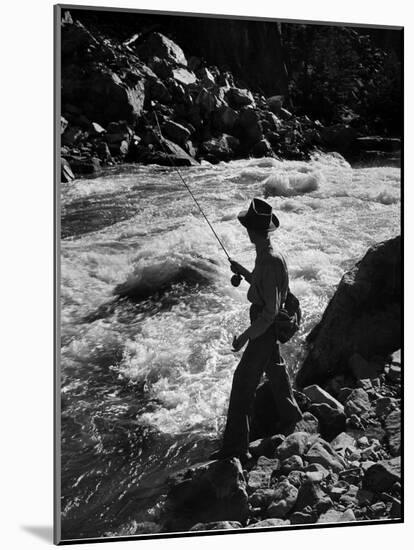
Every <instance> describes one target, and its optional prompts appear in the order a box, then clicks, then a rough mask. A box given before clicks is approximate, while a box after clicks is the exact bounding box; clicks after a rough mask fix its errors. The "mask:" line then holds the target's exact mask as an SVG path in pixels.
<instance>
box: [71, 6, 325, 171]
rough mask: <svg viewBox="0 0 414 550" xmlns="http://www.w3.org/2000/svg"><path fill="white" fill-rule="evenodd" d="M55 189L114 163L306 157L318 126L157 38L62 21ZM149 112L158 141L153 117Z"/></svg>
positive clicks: (317, 140) (315, 140)
mask: <svg viewBox="0 0 414 550" xmlns="http://www.w3.org/2000/svg"><path fill="white" fill-rule="evenodd" d="M61 36H62V117H61V138H62V151H61V155H62V158H63V159H65V162H63V163H62V180H63V181H70V180H71V179H72V177H73V174H75V175H76V176H79V175H84V174H91V173H93V172H96V171H97V170H99V168H100V167H102V166H108V165H112V164H114V163H119V162H143V163H157V164H167V165H168V164H170V163H171V162H172V163H175V164H180V165H192V164H195V163H196V160H201V159H205V160H207V161H209V162H212V163H216V162H219V161H221V160H225V161H227V160H231V159H234V158H241V157H246V156H256V157H261V156H276V155H281V156H283V157H285V158H307V156H308V154H309V152H310V151H311V150H312V149H314V148H315V147H316V146H322V145H323V140H322V138H321V131H322V126H321V124H320V123H319V122H318V121H311V120H310V119H309V118H308V117H306V116H294V115H293V114H292V113H291V112H289V111H288V110H287V109H285V108H284V106H283V103H284V98H283V97H282V96H273V97H270V98H265V97H264V96H263V95H261V94H258V93H253V92H252V91H251V90H249V89H247V88H246V86H245V85H244V84H243V83H242V82H239V81H237V80H236V79H235V78H234V77H233V75H232V74H231V73H230V72H229V71H224V70H220V69H219V68H218V67H212V66H207V65H206V64H205V63H204V62H202V61H201V60H200V59H198V58H196V57H190V58H189V59H187V57H186V55H185V54H184V52H183V50H182V49H181V48H180V47H179V46H178V45H177V44H175V43H174V42H173V41H172V40H170V39H169V38H168V37H166V36H164V35H162V34H161V33H158V32H151V33H149V34H146V35H140V34H136V35H134V37H132V38H131V39H129V40H127V41H124V42H122V43H121V42H116V41H115V40H114V39H108V38H107V37H105V36H102V35H101V33H100V31H99V30H96V29H94V30H93V32H92V31H91V30H89V29H87V28H86V27H85V26H84V25H83V24H82V23H80V22H79V21H73V20H72V18H71V16H70V13H69V12H66V13H65V16H64V18H63V20H62V35H61ZM154 112H155V113H157V116H158V121H159V123H160V126H161V130H162V134H163V136H164V138H165V139H162V138H160V135H159V132H158V123H157V120H156V119H155V117H154V114H153V113H154Z"/></svg>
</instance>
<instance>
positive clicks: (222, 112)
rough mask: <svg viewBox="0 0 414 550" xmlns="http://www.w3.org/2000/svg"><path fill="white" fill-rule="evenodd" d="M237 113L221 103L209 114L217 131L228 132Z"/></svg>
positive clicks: (233, 123) (234, 121)
mask: <svg viewBox="0 0 414 550" xmlns="http://www.w3.org/2000/svg"><path fill="white" fill-rule="evenodd" d="M238 116H239V115H238V113H237V111H235V110H234V109H232V108H231V107H229V106H228V105H224V104H223V105H221V107H219V108H218V109H216V110H215V111H213V113H212V114H211V124H212V127H213V129H214V130H217V131H218V132H230V133H231V131H232V130H233V128H234V125H235V123H236V120H237V118H238Z"/></svg>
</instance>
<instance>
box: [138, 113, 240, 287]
mask: <svg viewBox="0 0 414 550" xmlns="http://www.w3.org/2000/svg"><path fill="white" fill-rule="evenodd" d="M152 112H153V113H154V116H155V121H156V123H157V128H158V132H159V134H160V138H159V142H160V145H161V147H162V149H163V151H164V153H165V154H166V155H167V157H168V158H169V160H170V163H171V166H172V167H173V168H174V170H175V171H176V173H177V174H178V176H179V178H180V180H181V182H182V184H183V185H184V187H185V188H186V189H187V191H188V192H189V193H190V195H191V198H192V199H193V201H194V202H195V203H196V205H197V207H198V209H199V210H200V212H201V214H202V216H203V218H204V219H205V221H206V222H207V224H208V226H209V228H210V229H211V231H212V233H213V235H214V236H215V238H216V239H217V242H218V243H219V245H220V246H221V248H222V249H223V251H224V253H225V255H226V256H227V259H228V260H229V262H231V261H232V260H231V258H230V255H229V253H228V252H227V250H226V248H225V246H224V244H223V243H222V241H221V239H220V237H219V236H218V235H217V233H216V231H215V229H214V227H213V226H212V224H211V223H210V221H209V219H208V218H207V216H206V214H205V213H204V210H203V209H202V208H201V205H200V203H199V202H198V200H197V199H196V197H195V196H194V194H193V192H192V191H191V189H190V188H189V186H188V185H187V183H186V182H185V180H184V178H183V176H182V174H181V172H180V170H179V169H178V167H177V166H176V165H175V164H174V162H173V160H172V159H171V158H170V157H169V153H168V151H167V150H166V147H165V144H164V141H163V135H162V131H161V126H160V123H159V121H158V116H157V113H156V112H155V110H154V109H153V110H152ZM144 116H145V115H144ZM145 118H146V117H145ZM147 120H148V119H147ZM242 279H243V277H242V276H241V275H240V274H239V273H235V274H234V275H233V276H232V277H231V279H230V281H231V284H232V285H233V286H239V285H240V283H241V281H242Z"/></svg>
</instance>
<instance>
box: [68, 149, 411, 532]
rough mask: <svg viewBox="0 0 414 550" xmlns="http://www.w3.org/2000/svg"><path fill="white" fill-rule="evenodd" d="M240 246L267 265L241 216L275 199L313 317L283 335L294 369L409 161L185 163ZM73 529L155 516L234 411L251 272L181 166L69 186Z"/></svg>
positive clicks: (391, 227)
mask: <svg viewBox="0 0 414 550" xmlns="http://www.w3.org/2000/svg"><path fill="white" fill-rule="evenodd" d="M182 173H183V175H184V178H185V179H186V181H187V183H188V185H189V186H190V187H191V189H192V190H193V192H194V193H195V195H196V196H197V198H198V200H199V201H200V203H201V204H202V206H203V208H204V209H205V212H206V214H207V216H208V217H209V219H210V220H211V222H212V223H213V225H214V227H215V229H216V231H217V233H218V234H219V236H220V238H221V239H222V241H223V243H224V245H225V247H226V248H227V249H228V251H229V253H230V255H231V256H232V257H233V258H234V259H236V260H237V261H239V262H240V263H242V264H243V265H245V266H246V267H248V268H252V267H253V263H254V250H253V248H252V245H251V243H250V242H249V240H248V238H247V234H246V231H245V230H244V228H243V227H242V226H241V225H240V224H239V223H238V222H237V220H236V215H237V213H238V212H239V211H240V210H242V209H245V208H247V206H248V203H249V201H250V199H251V198H252V197H254V196H259V197H266V198H267V200H268V201H269V202H270V203H271V204H272V206H273V208H274V209H275V211H276V212H277V215H278V217H279V219H280V228H279V229H278V231H276V232H275V233H274V234H273V236H272V241H273V244H274V246H275V247H277V248H279V249H280V250H281V251H282V252H283V253H284V254H285V257H286V259H287V263H288V266H289V271H290V278H291V288H292V290H293V292H294V293H295V294H296V295H297V296H298V297H299V298H300V300H301V304H302V309H303V313H304V323H303V326H302V329H301V331H300V333H299V335H298V336H296V337H295V338H294V340H292V341H291V342H289V343H288V344H286V345H285V346H284V347H283V355H284V357H285V358H286V360H287V362H288V364H289V369H290V372H291V374H293V373H294V372H295V370H297V368H298V365H299V363H300V361H301V357H303V353H304V337H305V335H306V334H307V333H308V332H309V330H310V329H311V328H312V327H313V326H314V324H315V323H316V322H317V320H318V319H319V318H320V316H321V314H322V312H323V310H324V308H325V307H326V304H327V302H328V301H329V298H330V297H331V296H332V294H333V292H334V290H335V288H336V285H337V284H338V282H339V280H340V278H341V276H342V274H343V273H344V271H346V270H347V269H348V268H349V267H351V266H352V265H353V264H354V263H355V261H356V260H357V259H358V258H360V257H361V255H363V254H364V253H365V251H366V249H367V248H368V247H369V246H370V245H372V244H373V243H375V242H378V241H381V240H384V239H387V238H390V237H393V236H395V235H397V234H398V233H399V227H400V170H399V169H398V168H392V167H382V168H360V169H352V168H351V167H350V166H349V164H347V163H346V162H345V161H344V160H343V159H342V157H340V156H339V155H335V154H331V155H321V156H318V157H314V158H313V160H311V161H309V162H293V161H292V162H290V161H284V162H279V161H276V160H274V159H259V160H242V161H234V162H230V163H221V164H219V165H216V166H212V165H210V164H204V165H201V166H199V167H192V168H186V169H183V171H182ZM61 202H62V220H61V222H62V242H61V344H62V351H61V370H62V376H61V381H62V415H61V419H62V440H61V445H62V527H63V533H62V534H63V538H65V539H68V538H82V537H93V536H102V535H105V534H121V533H127V532H128V527H126V526H128V525H129V524H130V522H131V521H132V520H136V521H148V520H149V521H152V520H156V519H157V513H158V506H159V505H158V504H157V502H158V501H159V499H160V495H162V494H163V493H164V492H165V479H166V477H167V476H168V475H169V474H170V473H172V472H174V471H175V470H177V469H181V468H182V467H184V466H185V465H188V464H190V463H194V462H196V461H199V460H203V459H205V458H206V457H207V456H208V454H209V453H210V452H211V450H212V449H214V448H215V447H216V445H217V439H218V436H219V434H220V431H221V430H222V428H223V424H224V421H225V415H226V409H227V402H228V397H229V392H230V387H231V379H232V374H233V371H234V368H235V366H236V364H237V361H238V359H239V357H240V354H234V353H233V352H232V351H231V341H232V338H233V335H234V334H237V333H240V332H241V331H242V330H244V329H245V328H246V327H247V323H248V303H247V301H246V297H245V295H246V291H247V285H246V283H245V282H243V283H242V284H241V286H240V287H238V288H234V287H232V286H231V284H230V282H229V279H230V276H231V273H230V270H229V265H228V261H227V259H226V256H225V255H224V253H223V251H222V250H221V249H220V247H219V246H218V243H217V241H216V240H215V239H214V237H213V235H212V233H211V231H210V230H209V228H208V226H207V224H206V223H205V221H204V220H203V219H202V218H201V216H200V214H199V212H198V210H197V208H196V206H195V204H194V203H193V202H192V200H191V197H190V195H189V194H188V192H187V191H186V190H185V188H184V187H183V185H182V184H181V183H180V180H179V178H178V177H177V174H176V173H175V172H174V170H173V169H165V168H161V167H157V166H137V165H131V166H123V167H121V168H119V167H117V168H113V169H110V170H108V171H107V172H105V174H104V175H102V176H101V177H99V178H96V179H90V180H88V179H82V180H76V181H74V182H72V183H68V184H63V185H62V193H61Z"/></svg>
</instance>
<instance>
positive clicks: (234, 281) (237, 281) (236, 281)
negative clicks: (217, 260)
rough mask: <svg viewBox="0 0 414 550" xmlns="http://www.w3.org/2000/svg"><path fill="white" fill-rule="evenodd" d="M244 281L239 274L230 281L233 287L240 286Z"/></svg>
mask: <svg viewBox="0 0 414 550" xmlns="http://www.w3.org/2000/svg"><path fill="white" fill-rule="evenodd" d="M242 279H243V277H242V276H241V275H239V273H235V274H234V275H233V277H232V278H231V279H230V282H231V284H232V285H233V286H240V283H241V282H242Z"/></svg>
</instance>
